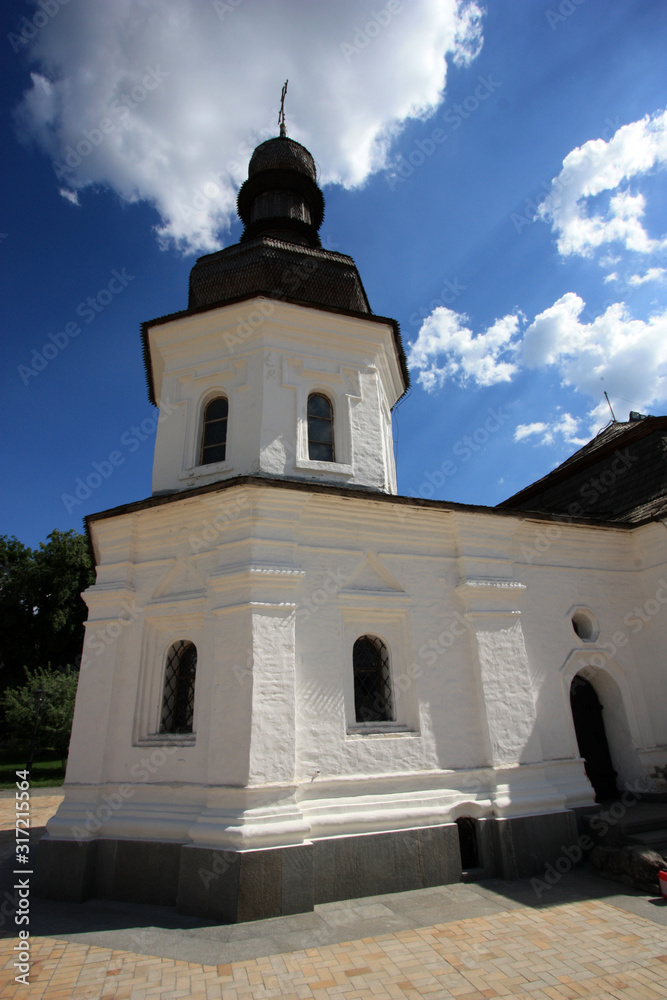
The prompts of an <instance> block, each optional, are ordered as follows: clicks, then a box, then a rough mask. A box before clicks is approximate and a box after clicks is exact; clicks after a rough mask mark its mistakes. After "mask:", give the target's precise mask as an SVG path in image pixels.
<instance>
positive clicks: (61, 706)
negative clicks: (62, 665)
mask: <svg viewBox="0 0 667 1000" xmlns="http://www.w3.org/2000/svg"><path fill="white" fill-rule="evenodd" d="M25 674H26V680H25V683H24V684H23V685H22V686H21V687H11V688H8V689H7V690H6V691H5V693H4V694H3V696H2V707H3V708H4V713H5V723H6V728H7V734H8V736H9V741H10V743H11V744H12V746H14V747H16V748H17V749H18V750H21V751H23V752H24V753H26V754H27V752H28V750H29V748H30V742H31V739H32V733H33V729H34V724H35V714H36V712H37V706H38V702H41V705H40V707H39V719H38V725H37V737H36V743H37V745H38V746H40V747H42V748H44V749H46V748H48V749H50V750H55V751H56V753H58V754H59V755H60V756H61V757H63V758H65V757H66V756H67V751H68V749H69V737H70V732H71V730H72V716H73V715H74V700H75V698H76V685H77V681H78V674H77V673H76V671H74V670H71V669H70V668H69V667H67V668H66V669H65V670H53V669H52V668H51V667H50V666H49V667H37V668H36V669H35V670H33V671H30V672H29V671H28V670H26V672H25Z"/></svg>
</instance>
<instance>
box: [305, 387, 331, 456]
mask: <svg viewBox="0 0 667 1000" xmlns="http://www.w3.org/2000/svg"><path fill="white" fill-rule="evenodd" d="M308 458H309V459H311V460H312V461H316V462H333V460H334V436H333V408H332V406H331V403H330V401H329V400H328V399H327V397H326V396H323V395H322V393H321V392H314V393H313V394H312V395H311V396H309V397H308Z"/></svg>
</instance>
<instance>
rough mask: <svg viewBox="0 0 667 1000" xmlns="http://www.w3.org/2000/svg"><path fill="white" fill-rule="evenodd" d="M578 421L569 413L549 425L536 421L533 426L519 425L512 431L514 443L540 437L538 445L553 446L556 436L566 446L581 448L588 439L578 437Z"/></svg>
mask: <svg viewBox="0 0 667 1000" xmlns="http://www.w3.org/2000/svg"><path fill="white" fill-rule="evenodd" d="M579 423H580V421H579V420H578V419H577V418H576V417H573V416H572V414H571V413H563V415H562V416H561V417H560V418H559V419H558V420H554V421H553V422H552V423H550V424H546V423H543V422H541V421H538V422H536V423H533V424H519V425H518V426H517V427H516V429H515V431H514V440H515V441H524V440H525V439H526V438H528V437H536V436H538V435H539V436H540V441H539V443H540V444H553V443H554V441H555V440H556V437H557V436H560V437H562V438H563V440H564V441H565V442H566V443H567V444H575V445H577V446H578V447H581V445H582V444H586V441H587V440H588V438H581V437H578V433H579Z"/></svg>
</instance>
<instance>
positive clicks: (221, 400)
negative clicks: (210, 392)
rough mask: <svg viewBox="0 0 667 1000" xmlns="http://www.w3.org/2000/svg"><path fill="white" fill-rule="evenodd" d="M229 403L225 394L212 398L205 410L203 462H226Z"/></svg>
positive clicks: (207, 463) (206, 463)
mask: <svg viewBox="0 0 667 1000" xmlns="http://www.w3.org/2000/svg"><path fill="white" fill-rule="evenodd" d="M228 414H229V403H228V402H227V400H226V399H225V397H224V396H218V397H217V398H216V399H212V400H211V402H210V403H209V404H208V405H207V407H206V409H205V411H204V433H203V435H202V448H201V464H202V465H211V464H212V463H213V462H224V460H225V456H226V452H227V417H228Z"/></svg>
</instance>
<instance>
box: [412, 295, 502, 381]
mask: <svg viewBox="0 0 667 1000" xmlns="http://www.w3.org/2000/svg"><path fill="white" fill-rule="evenodd" d="M467 321H468V317H467V316H465V315H464V314H463V313H456V312H454V311H453V310H452V309H448V308H447V307H446V306H438V308H437V309H434V311H433V312H432V313H431V315H430V316H428V317H427V318H426V319H425V320H424V322H423V323H422V326H421V328H420V330H419V334H418V336H417V340H416V341H415V342H414V343H413V344H411V346H410V351H409V354H408V364H409V365H412V366H413V367H415V368H418V369H419V375H418V379H419V382H420V383H421V385H422V386H423V387H424V389H426V390H427V392H432V391H433V390H434V389H436V388H437V387H438V386H442V385H443V384H444V382H445V381H447V380H448V379H454V380H456V381H457V382H459V383H465V382H467V381H468V380H469V379H472V381H474V382H476V383H477V385H493V384H494V383H496V382H509V381H510V380H511V378H512V376H513V375H514V374H515V372H516V371H517V367H516V365H515V364H514V363H513V361H512V360H511V358H512V357H513V354H514V350H515V345H514V343H513V341H512V337H513V336H514V334H515V333H516V331H517V330H518V328H519V318H518V316H514V315H508V316H503V317H502V319H498V320H496V322H495V323H494V324H493V326H490V327H489V328H488V330H485V331H484V332H483V333H478V334H477V335H476V336H474V335H473V333H472V331H471V330H470V329H469V327H467V326H465V325H464V324H465V323H467ZM439 360H441V361H444V364H440V365H439V363H438V361H439Z"/></svg>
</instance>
